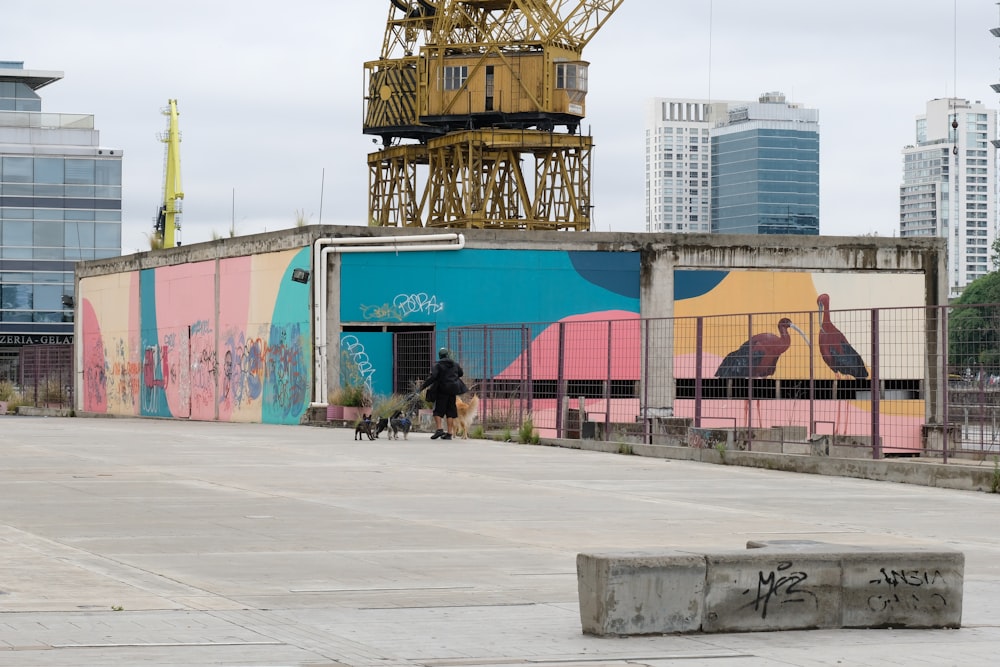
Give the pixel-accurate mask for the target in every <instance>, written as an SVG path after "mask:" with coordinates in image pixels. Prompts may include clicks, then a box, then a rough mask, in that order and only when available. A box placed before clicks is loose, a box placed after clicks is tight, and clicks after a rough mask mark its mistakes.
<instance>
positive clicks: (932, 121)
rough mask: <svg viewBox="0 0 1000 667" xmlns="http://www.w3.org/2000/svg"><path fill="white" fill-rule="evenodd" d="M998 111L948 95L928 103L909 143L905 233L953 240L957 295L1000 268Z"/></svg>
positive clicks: (902, 211) (952, 287)
mask: <svg viewBox="0 0 1000 667" xmlns="http://www.w3.org/2000/svg"><path fill="white" fill-rule="evenodd" d="M996 138H997V112H996V110H995V109H988V108H986V107H985V106H984V105H983V104H982V103H981V102H978V101H977V102H975V103H970V102H969V101H968V100H964V99H959V98H942V99H935V100H931V101H929V102H928V103H927V108H926V112H925V113H924V114H923V115H921V116H918V117H917V119H916V124H915V139H916V142H915V143H914V144H912V145H909V146H906V147H904V148H903V183H902V185H901V186H900V190H899V235H900V236H901V237H904V238H915V237H921V236H924V237H926V236H939V237H942V238H945V239H947V242H948V269H947V273H948V291H949V296H951V297H952V298H954V297H957V296H959V295H960V294H961V293H962V290H964V289H965V287H966V286H967V285H968V284H969V283H971V282H972V281H974V280H976V279H977V278H981V277H982V276H984V275H986V274H987V273H989V272H990V271H991V270H992V264H991V262H990V253H991V252H992V247H993V242H994V241H995V240H996V238H997V185H996V146H995V145H994V142H995V140H996Z"/></svg>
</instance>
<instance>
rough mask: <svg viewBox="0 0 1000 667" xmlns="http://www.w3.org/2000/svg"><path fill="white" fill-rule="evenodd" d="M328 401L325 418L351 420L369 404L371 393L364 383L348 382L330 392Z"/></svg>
mask: <svg viewBox="0 0 1000 667" xmlns="http://www.w3.org/2000/svg"><path fill="white" fill-rule="evenodd" d="M328 402H329V405H327V406H326V418H327V420H335V419H344V420H347V421H353V420H355V419H357V418H358V416H359V414H360V413H361V411H362V409H363V408H367V407H370V406H371V395H370V394H369V392H368V388H367V387H365V386H364V385H355V384H348V385H344V386H341V387H339V388H338V389H336V390H334V391H333V392H331V393H330V396H329V397H328Z"/></svg>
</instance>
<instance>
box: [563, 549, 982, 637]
mask: <svg viewBox="0 0 1000 667" xmlns="http://www.w3.org/2000/svg"><path fill="white" fill-rule="evenodd" d="M747 546H748V548H747V549H743V550H721V551H720V550H715V551H702V550H690V549H683V550H663V549H655V550H638V551H623V552H610V553H593V554H586V553H581V554H578V555H577V560H576V562H577V589H578V593H579V597H580V621H581V623H582V625H583V631H584V632H585V633H587V634H593V635H618V636H625V635H646V634H668V633H692V632H751V631H762V630H771V631H773V630H808V629H815V628H957V627H960V626H961V622H962V592H963V590H962V589H963V579H964V575H965V556H964V554H962V553H961V552H959V551H954V550H950V549H927V548H906V547H904V548H899V547H863V546H849V545H837V544H825V543H822V542H809V541H773V542H749V543H748V544H747Z"/></svg>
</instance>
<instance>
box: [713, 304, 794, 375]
mask: <svg viewBox="0 0 1000 667" xmlns="http://www.w3.org/2000/svg"><path fill="white" fill-rule="evenodd" d="M789 329H795V330H796V331H798V332H799V334H800V335H801V336H802V338H803V339H804V340H805V341H806V343H807V344H808V343H809V338H808V337H807V336H806V335H805V333H804V332H803V331H802V329H799V328H798V327H797V326H795V325H794V324H792V321H791V320H790V319H788V318H787V317H782V318H781V319H780V320H778V333H777V334H773V333H770V332H765V333H759V334H755V335H753V336H751V337H750V340H748V341H747V342H745V343H743V345H740V347H739V349H736V350H733V351H732V352H730V353H729V354H727V355H726V358H725V359H723V360H722V363H721V364H719V368H718V369H716V371H715V377H717V378H749V377H755V378H766V377H770V376H772V375H774V371H775V369H777V367H778V359H779V358H780V357H781V355H783V354H784V353H785V351H786V350H787V349H788V348H789V346H791V344H792V337H791V334H789V333H788V330H789Z"/></svg>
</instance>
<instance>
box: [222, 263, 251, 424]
mask: <svg viewBox="0 0 1000 667" xmlns="http://www.w3.org/2000/svg"><path fill="white" fill-rule="evenodd" d="M252 273H253V262H252V261H251V258H249V257H236V258H233V259H226V260H223V261H222V270H221V271H220V272H219V293H220V294H221V295H222V299H221V301H220V303H219V331H220V337H219V346H220V347H219V353H220V355H221V357H222V358H221V359H220V360H219V361H220V362H221V365H220V367H219V370H220V373H219V419H220V420H222V421H234V417H236V416H238V415H240V414H243V413H244V412H245V411H246V410H247V408H249V407H251V406H252V403H253V401H254V400H255V399H259V398H260V396H259V394H255V393H254V392H253V391H252V390H251V388H252V387H256V386H259V383H258V382H256V381H255V378H254V377H253V376H254V374H259V372H260V368H259V364H258V363H256V362H255V361H253V360H252V358H251V357H249V356H247V354H246V335H245V334H244V333H243V332H245V331H246V330H247V323H248V321H249V317H250V296H251V295H250V290H248V289H246V286H247V285H249V284H250V283H251V279H252Z"/></svg>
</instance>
